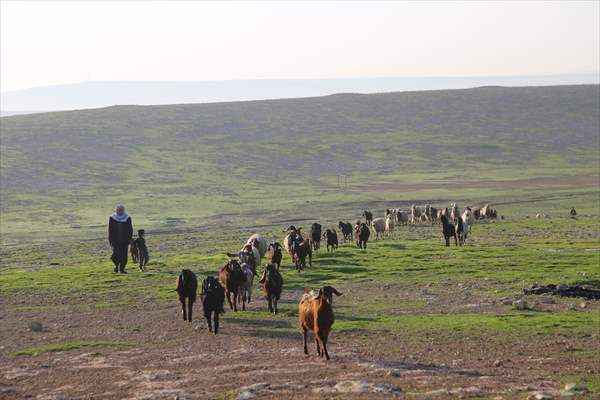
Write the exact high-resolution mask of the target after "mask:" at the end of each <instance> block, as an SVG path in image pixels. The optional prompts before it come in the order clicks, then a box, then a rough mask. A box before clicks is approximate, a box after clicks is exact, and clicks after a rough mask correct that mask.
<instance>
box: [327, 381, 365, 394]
mask: <svg viewBox="0 0 600 400" xmlns="http://www.w3.org/2000/svg"><path fill="white" fill-rule="evenodd" d="M333 389H334V390H335V391H336V392H340V393H366V392H368V391H369V384H368V383H367V382H365V381H342V382H338V383H337V384H336V385H335V386H334V387H333Z"/></svg>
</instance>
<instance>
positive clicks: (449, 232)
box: [440, 209, 458, 247]
mask: <svg viewBox="0 0 600 400" xmlns="http://www.w3.org/2000/svg"><path fill="white" fill-rule="evenodd" d="M446 211H447V209H446ZM446 214H447V212H446V213H444V214H442V217H441V218H440V221H441V222H442V234H443V235H444V240H445V241H446V247H448V246H450V238H451V237H453V238H454V243H455V244H456V245H457V246H458V236H457V235H456V228H455V227H454V225H453V224H452V223H451V222H450V220H449V219H448V215H446Z"/></svg>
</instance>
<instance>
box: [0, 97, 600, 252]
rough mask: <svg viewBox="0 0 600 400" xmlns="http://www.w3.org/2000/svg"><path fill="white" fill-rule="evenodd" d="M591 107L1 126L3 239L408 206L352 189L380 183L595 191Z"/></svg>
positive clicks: (536, 105) (590, 102)
mask: <svg viewBox="0 0 600 400" xmlns="http://www.w3.org/2000/svg"><path fill="white" fill-rule="evenodd" d="M599 98H600V96H599V87H598V86H597V85H591V86H586V85H582V86H558V87H539V88H478V89H471V90H449V91H431V92H419V93H410V92H407V93H389V94H377V95H344V96H326V97H320V98H309V99H293V100H273V101H255V102H237V103H220V104H197V105H171V106H146V107H137V106H116V107H108V108H104V109H96V110H82V111H70V112H58V113H46V114H37V115H27V116H14V117H7V118H2V121H1V123H0V136H1V139H2V140H1V149H0V151H1V157H0V159H1V160H2V161H1V162H2V169H1V178H2V179H1V180H0V182H1V187H0V189H1V197H2V198H1V200H2V201H1V203H2V204H1V221H0V229H1V231H2V240H3V243H14V242H15V241H18V240H21V239H25V240H26V239H27V238H28V237H31V236H32V235H33V236H36V235H37V237H44V236H52V237H53V236H56V235H64V234H71V235H77V234H82V235H86V234H89V233H90V232H93V233H94V234H95V233H97V232H99V231H101V229H102V228H101V227H102V226H103V225H104V224H105V223H106V218H107V215H108V214H109V213H110V211H111V209H112V207H113V206H114V204H115V203H116V202H119V201H120V202H124V203H126V204H127V205H128V207H129V211H130V212H131V214H132V215H134V216H135V221H134V222H135V223H136V224H137V225H138V226H140V227H144V228H168V227H171V226H174V225H176V226H197V225H199V224H202V223H203V221H204V220H206V219H207V218H210V217H214V216H218V215H223V214H231V213H235V214H237V213H244V212H257V211H259V212H268V211H271V210H289V211H293V210H295V209H297V208H298V207H301V206H302V205H304V204H306V202H307V201H309V202H314V201H318V202H321V203H322V204H336V203H340V202H360V201H365V200H367V199H373V198H375V199H384V198H388V199H389V198H392V197H394V198H402V197H399V196H403V198H407V196H408V195H407V193H406V192H404V191H402V190H400V189H398V190H395V191H390V192H387V193H375V192H365V191H364V190H362V189H361V186H362V185H365V184H372V183H377V182H388V183H389V182H392V183H394V182H405V183H406V182H408V183H411V182H436V181H438V182H441V181H449V182H457V181H461V180H492V181H493V180H497V179H517V178H518V179H522V178H529V177H539V176H551V177H555V176H563V177H565V176H566V177H570V176H580V175H593V176H597V174H598V166H599V158H598V154H597V151H595V149H597V148H598V146H599V135H598V132H599V130H600V125H599V122H598V121H599V119H600V115H599V111H598V110H599V109H600V103H599V101H600V100H599ZM339 174H344V175H347V176H348V177H349V182H350V187H349V189H350V190H348V191H340V188H339V187H338V183H337V176H338V175H339ZM449 192H451V191H449V190H447V189H445V191H444V192H443V193H449ZM454 192H458V193H460V196H461V198H467V197H468V196H472V195H473V193H475V192H477V191H476V190H470V191H466V192H464V193H463V189H462V188H461V187H460V185H459V184H457V188H456V190H455V191H454ZM493 192H494V190H493V185H491V186H489V187H488V189H486V190H485V191H482V192H481V193H480V194H479V195H480V196H483V193H488V194H493ZM497 193H498V192H497V191H496V194H497ZM414 194H415V193H414V192H411V193H410V194H409V195H414ZM439 195H440V192H439V191H436V190H435V188H432V189H428V190H422V191H419V192H418V193H416V197H415V196H413V197H412V198H413V199H414V198H430V199H431V198H433V199H435V198H436V197H431V196H439ZM454 195H455V196H456V193H455V194H454Z"/></svg>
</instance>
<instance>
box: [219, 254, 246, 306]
mask: <svg viewBox="0 0 600 400" xmlns="http://www.w3.org/2000/svg"><path fill="white" fill-rule="evenodd" d="M219 282H220V283H221V285H222V286H223V288H224V289H225V297H227V302H228V303H229V307H230V308H231V309H232V310H233V311H237V304H238V301H239V300H240V299H241V300H242V309H243V310H245V309H246V301H245V298H244V296H243V295H242V289H243V287H244V283H246V277H245V276H244V273H243V271H242V267H241V266H240V263H239V262H238V260H235V259H234V260H229V261H228V262H227V263H225V265H224V266H223V267H221V270H220V271H219ZM232 293H233V302H232V301H231V294H232Z"/></svg>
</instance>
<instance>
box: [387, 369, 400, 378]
mask: <svg viewBox="0 0 600 400" xmlns="http://www.w3.org/2000/svg"><path fill="white" fill-rule="evenodd" d="M385 374H386V376H393V377H395V378H398V377H400V376H402V370H400V369H398V368H390V369H388V370H387V372H386V373H385Z"/></svg>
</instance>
